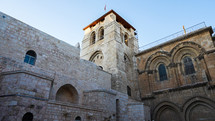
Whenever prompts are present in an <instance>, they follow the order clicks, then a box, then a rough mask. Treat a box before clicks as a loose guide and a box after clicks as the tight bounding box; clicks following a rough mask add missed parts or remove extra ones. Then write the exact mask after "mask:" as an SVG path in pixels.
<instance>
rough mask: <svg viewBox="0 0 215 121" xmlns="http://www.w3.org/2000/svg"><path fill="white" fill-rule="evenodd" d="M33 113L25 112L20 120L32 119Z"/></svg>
mask: <svg viewBox="0 0 215 121" xmlns="http://www.w3.org/2000/svg"><path fill="white" fill-rule="evenodd" d="M33 117H34V116H33V114H32V113H30V112H27V113H25V115H24V116H23V117H22V121H33Z"/></svg>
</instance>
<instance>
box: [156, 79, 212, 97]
mask: <svg viewBox="0 0 215 121" xmlns="http://www.w3.org/2000/svg"><path fill="white" fill-rule="evenodd" d="M207 83H208V82H207V81H204V82H198V83H195V84H188V85H184V86H181V87H176V88H168V89H164V90H158V91H153V92H152V93H153V94H155V95H157V94H162V93H165V92H175V91H180V90H186V89H191V88H196V87H202V86H206V85H207Z"/></svg>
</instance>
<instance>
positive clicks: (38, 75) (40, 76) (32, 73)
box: [0, 70, 54, 81]
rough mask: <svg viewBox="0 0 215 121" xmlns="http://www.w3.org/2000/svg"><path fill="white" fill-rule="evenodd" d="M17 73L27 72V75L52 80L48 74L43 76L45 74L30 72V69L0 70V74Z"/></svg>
mask: <svg viewBox="0 0 215 121" xmlns="http://www.w3.org/2000/svg"><path fill="white" fill-rule="evenodd" d="M18 73H24V74H29V75H32V76H36V77H39V78H42V79H46V80H49V81H53V80H54V79H53V78H51V77H48V76H45V75H42V74H38V73H35V72H31V71H26V70H15V71H7V72H1V73H0V75H12V74H18Z"/></svg>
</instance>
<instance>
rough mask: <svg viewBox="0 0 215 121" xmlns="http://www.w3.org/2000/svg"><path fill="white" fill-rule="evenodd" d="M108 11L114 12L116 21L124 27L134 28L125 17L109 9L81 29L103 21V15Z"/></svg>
mask: <svg viewBox="0 0 215 121" xmlns="http://www.w3.org/2000/svg"><path fill="white" fill-rule="evenodd" d="M110 13H114V14H115V15H116V21H117V22H119V23H121V24H122V25H123V26H124V27H125V28H132V29H134V30H136V29H135V28H134V27H133V26H132V25H130V24H129V23H128V22H127V21H126V20H125V19H123V18H122V17H121V16H120V15H119V14H117V13H116V12H115V11H114V10H110V11H109V12H107V13H106V14H104V15H103V16H102V17H100V18H98V19H97V20H95V21H94V22H92V23H91V24H89V25H88V26H86V27H85V28H83V30H85V29H87V28H88V27H93V26H95V25H96V24H97V23H99V22H100V21H103V20H104V19H105V17H106V16H107V15H108V14H110Z"/></svg>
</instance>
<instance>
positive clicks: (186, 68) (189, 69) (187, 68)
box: [183, 56, 195, 75]
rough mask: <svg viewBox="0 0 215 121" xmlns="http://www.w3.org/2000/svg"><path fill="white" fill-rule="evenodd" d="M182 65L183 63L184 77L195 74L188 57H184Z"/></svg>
mask: <svg viewBox="0 0 215 121" xmlns="http://www.w3.org/2000/svg"><path fill="white" fill-rule="evenodd" d="M183 63H184V71H185V75H189V74H193V73H195V69H194V66H193V62H192V59H191V58H190V57H188V56H186V57H184V58H183Z"/></svg>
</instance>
